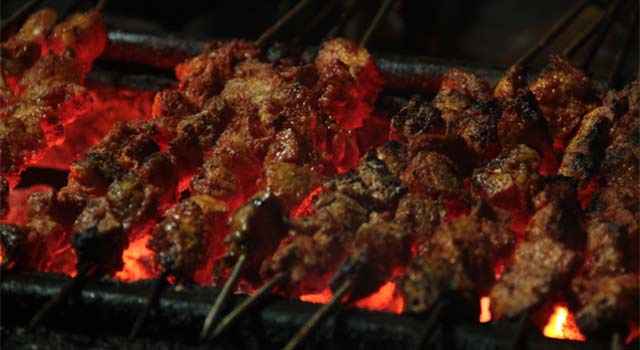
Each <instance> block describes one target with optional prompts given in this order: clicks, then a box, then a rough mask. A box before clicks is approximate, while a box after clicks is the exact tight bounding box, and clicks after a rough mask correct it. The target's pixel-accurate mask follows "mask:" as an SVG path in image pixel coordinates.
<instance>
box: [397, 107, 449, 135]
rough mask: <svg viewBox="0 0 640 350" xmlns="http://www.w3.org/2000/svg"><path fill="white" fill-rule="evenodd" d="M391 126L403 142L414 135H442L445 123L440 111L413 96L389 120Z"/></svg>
mask: <svg viewBox="0 0 640 350" xmlns="http://www.w3.org/2000/svg"><path fill="white" fill-rule="evenodd" d="M391 125H392V126H393V128H394V129H395V130H396V132H397V133H398V134H399V135H401V136H402V137H403V139H404V140H411V139H412V138H413V137H415V136H416V135H424V134H427V135H443V134H444V133H445V123H444V120H443V119H442V118H441V117H440V111H439V110H438V109H436V108H434V107H433V106H431V104H430V103H428V102H427V101H425V100H423V99H422V98H420V97H419V96H413V97H411V99H410V100H409V102H407V104H406V105H405V106H404V107H402V109H400V111H399V112H398V113H397V114H396V115H394V116H393V118H392V119H391Z"/></svg>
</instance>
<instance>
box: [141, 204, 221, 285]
mask: <svg viewBox="0 0 640 350" xmlns="http://www.w3.org/2000/svg"><path fill="white" fill-rule="evenodd" d="M225 211H226V206H225V205H224V203H222V202H220V201H218V200H216V199H214V198H211V197H209V196H204V195H197V196H192V197H190V198H188V199H186V200H183V201H181V202H180V203H178V204H177V205H175V206H173V207H172V208H171V209H169V210H168V211H167V212H166V213H165V215H164V218H163V219H162V221H161V222H159V223H158V224H157V225H156V226H155V228H154V230H153V235H152V238H151V240H150V241H149V243H148V244H147V246H148V247H149V249H151V250H152V251H153V252H155V260H156V263H157V264H158V265H159V267H160V268H161V269H162V270H163V271H166V272H168V273H170V274H171V275H172V276H174V277H176V279H177V280H178V281H179V282H180V283H183V282H190V281H191V279H192V278H193V274H194V273H195V271H196V270H197V269H198V268H199V267H200V265H201V264H202V262H203V261H204V260H205V258H206V257H207V254H208V253H209V252H208V249H209V246H210V240H211V239H213V237H212V233H213V232H211V231H212V230H213V227H214V222H215V219H216V217H217V216H219V215H221V214H222V213H224V212H225Z"/></svg>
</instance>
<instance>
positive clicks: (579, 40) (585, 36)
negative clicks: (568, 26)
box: [562, 0, 620, 57]
mask: <svg viewBox="0 0 640 350" xmlns="http://www.w3.org/2000/svg"><path fill="white" fill-rule="evenodd" d="M619 2H620V0H614V1H613V3H612V4H611V5H609V9H611V8H615V7H617V5H618V3H619ZM607 13H609V10H606V11H604V12H602V14H600V16H599V17H598V19H597V20H595V21H593V22H592V23H591V25H590V26H589V27H588V28H587V30H586V31H584V32H582V33H581V34H580V35H577V36H576V37H575V38H574V40H573V41H571V43H570V44H569V46H567V47H566V48H565V49H564V50H563V51H562V55H563V56H566V57H569V56H571V55H572V54H573V53H574V52H575V51H576V50H577V49H578V48H579V47H581V46H582V45H583V44H584V43H585V42H586V41H587V40H589V38H591V36H592V35H593V34H594V33H595V31H596V29H598V28H599V27H600V25H601V24H602V23H603V22H604V20H605V18H606V17H607Z"/></svg>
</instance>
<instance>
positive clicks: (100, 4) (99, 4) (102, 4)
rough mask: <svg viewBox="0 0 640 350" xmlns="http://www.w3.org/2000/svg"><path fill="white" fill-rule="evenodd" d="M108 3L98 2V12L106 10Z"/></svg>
mask: <svg viewBox="0 0 640 350" xmlns="http://www.w3.org/2000/svg"><path fill="white" fill-rule="evenodd" d="M107 1H109V0H100V1H98V4H97V5H96V7H95V9H96V11H98V12H101V11H102V10H104V7H105V6H107Z"/></svg>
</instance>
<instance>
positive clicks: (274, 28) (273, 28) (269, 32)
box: [254, 0, 311, 46]
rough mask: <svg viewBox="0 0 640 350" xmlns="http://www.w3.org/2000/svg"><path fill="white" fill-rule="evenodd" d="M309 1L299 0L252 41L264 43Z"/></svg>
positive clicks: (259, 44) (260, 44)
mask: <svg viewBox="0 0 640 350" xmlns="http://www.w3.org/2000/svg"><path fill="white" fill-rule="evenodd" d="M309 3H311V0H301V1H300V2H299V3H298V4H296V5H295V6H294V7H292V8H291V9H290V10H289V11H287V13H285V14H284V16H282V17H280V19H278V21H277V22H276V23H274V24H273V25H272V26H271V27H269V28H267V30H265V31H264V32H263V33H262V35H260V37H259V38H258V39H257V40H256V41H255V42H254V43H255V44H256V46H262V45H264V44H265V43H266V42H267V41H268V40H269V39H270V38H271V37H272V36H273V35H274V34H275V33H276V32H278V30H280V28H282V26H283V25H285V24H286V23H287V22H289V20H290V19H291V18H293V16H295V15H296V14H297V13H298V12H300V10H302V9H303V8H304V7H305V6H307V5H308V4H309Z"/></svg>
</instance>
